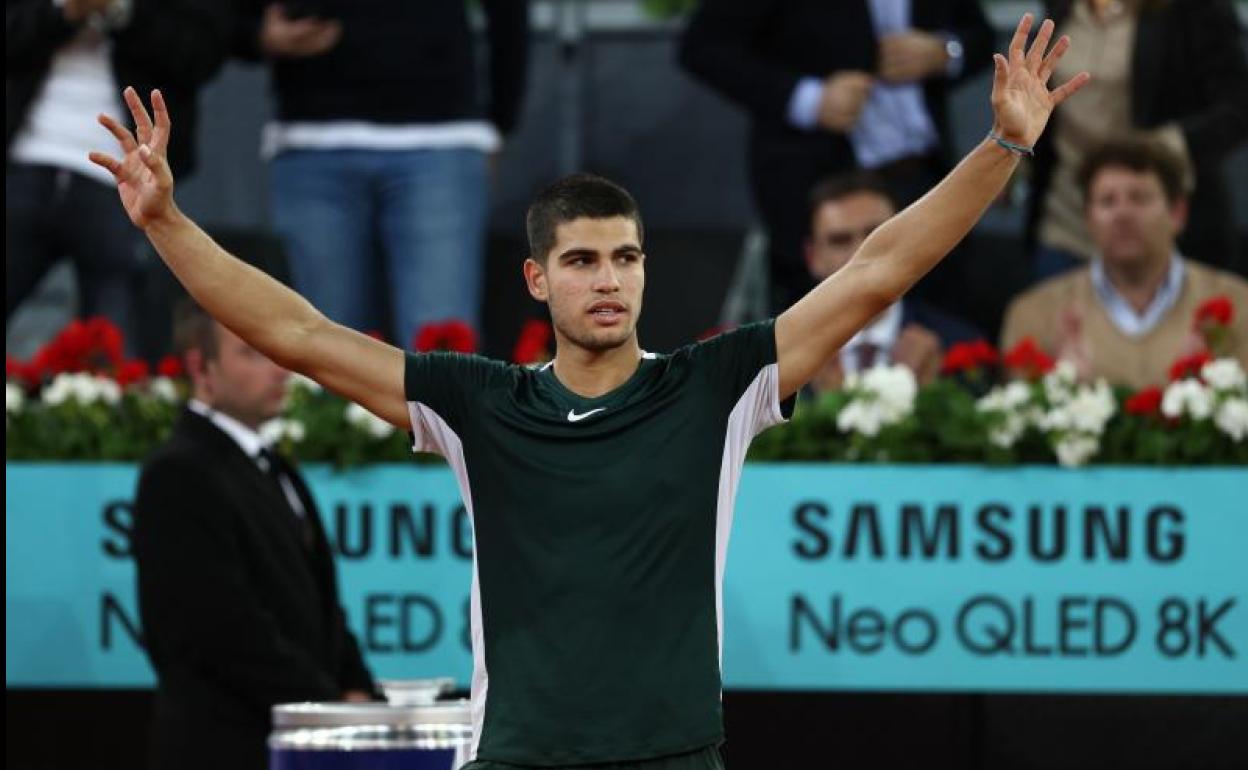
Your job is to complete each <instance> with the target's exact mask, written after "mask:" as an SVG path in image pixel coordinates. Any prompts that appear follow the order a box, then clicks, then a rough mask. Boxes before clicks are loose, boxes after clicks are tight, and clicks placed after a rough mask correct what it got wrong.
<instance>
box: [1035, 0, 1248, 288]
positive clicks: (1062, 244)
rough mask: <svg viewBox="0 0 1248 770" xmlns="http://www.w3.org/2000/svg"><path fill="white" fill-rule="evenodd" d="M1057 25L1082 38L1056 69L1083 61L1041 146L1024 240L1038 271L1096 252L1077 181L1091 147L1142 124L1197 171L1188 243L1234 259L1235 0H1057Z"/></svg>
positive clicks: (1239, 120)
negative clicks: (1085, 76) (1088, 77)
mask: <svg viewBox="0 0 1248 770" xmlns="http://www.w3.org/2000/svg"><path fill="white" fill-rule="evenodd" d="M1047 6H1048V11H1049V15H1050V16H1051V17H1052V18H1053V19H1054V20H1055V21H1056V22H1057V24H1058V29H1057V31H1058V32H1060V33H1063V34H1067V35H1070V37H1071V39H1072V40H1074V41H1076V45H1072V46H1071V47H1070V51H1069V53H1068V54H1067V55H1066V56H1065V58H1063V59H1062V60H1061V61H1060V62H1059V63H1058V66H1057V70H1056V72H1055V73H1054V75H1053V79H1054V80H1055V81H1057V82H1061V81H1062V79H1063V78H1068V77H1070V76H1071V75H1073V74H1075V73H1077V72H1080V71H1081V70H1087V71H1089V72H1091V73H1092V82H1091V83H1089V84H1088V85H1087V87H1085V88H1084V92H1083V94H1081V96H1080V98H1078V99H1072V100H1071V101H1069V102H1067V103H1066V104H1063V105H1062V106H1061V107H1059V108H1058V109H1057V111H1056V112H1055V113H1054V116H1053V118H1052V120H1051V122H1050V128H1049V130H1048V131H1046V132H1045V134H1044V135H1043V136H1042V137H1041V138H1040V142H1039V144H1038V145H1037V147H1036V161H1035V166H1034V168H1035V173H1034V185H1033V194H1032V198H1031V211H1030V212H1029V216H1028V243H1029V244H1031V245H1032V246H1033V247H1034V252H1033V253H1034V258H1035V270H1036V277H1037V278H1041V279H1042V278H1047V277H1050V276H1053V275H1056V274H1057V273H1060V272H1062V271H1063V270H1066V269H1068V268H1071V267H1074V266H1077V265H1081V264H1084V263H1086V261H1087V260H1088V259H1090V258H1091V257H1092V256H1093V254H1094V253H1095V249H1096V246H1095V243H1094V239H1093V237H1092V234H1091V233H1089V232H1088V231H1087V229H1086V228H1085V227H1084V206H1083V196H1082V190H1081V189H1080V187H1079V183H1078V180H1077V175H1078V170H1079V166H1080V164H1081V162H1082V161H1083V157H1084V155H1085V154H1086V153H1087V152H1088V151H1089V150H1090V149H1092V148H1093V147H1095V146H1097V145H1098V144H1100V143H1101V142H1103V141H1106V140H1109V139H1113V138H1115V136H1116V135H1119V134H1122V133H1123V132H1124V131H1128V130H1130V129H1136V130H1137V131H1138V132H1140V133H1141V134H1145V135H1148V136H1151V137H1153V138H1155V139H1157V140H1159V141H1161V142H1163V143H1164V144H1165V145H1166V146H1168V147H1170V148H1171V149H1172V150H1174V151H1175V152H1177V153H1179V154H1180V155H1181V156H1183V157H1184V158H1185V159H1186V160H1187V161H1188V165H1189V167H1190V168H1191V169H1192V170H1193V171H1194V176H1195V178H1194V180H1192V179H1191V178H1189V180H1188V182H1189V188H1188V190H1189V192H1190V191H1191V187H1190V183H1191V182H1193V181H1194V183H1195V192H1194V194H1193V195H1192V199H1191V203H1192V205H1191V221H1190V222H1189V224H1188V227H1187V229H1186V230H1185V232H1184V235H1183V237H1182V238H1181V239H1180V241H1179V245H1180V247H1181V248H1182V250H1183V253H1184V254H1186V255H1188V256H1190V257H1193V258H1195V259H1199V260H1201V261H1202V262H1206V263H1209V264H1212V265H1217V266H1220V267H1229V268H1231V269H1238V271H1239V272H1241V273H1243V272H1245V268H1244V266H1239V267H1238V268H1237V256H1236V252H1237V245H1236V244H1237V235H1236V231H1235V217H1234V215H1233V212H1232V208H1231V197H1230V191H1229V190H1228V188H1227V184H1226V179H1225V175H1224V173H1223V170H1222V165H1223V161H1224V160H1225V159H1226V157H1227V156H1228V155H1230V153H1231V152H1232V151H1233V150H1234V149H1235V148H1236V146H1238V145H1239V144H1241V143H1242V142H1243V141H1244V139H1245V138H1248V63H1245V59H1244V51H1243V48H1242V45H1243V44H1242V42H1241V40H1242V37H1243V32H1242V29H1241V27H1240V25H1239V19H1238V17H1237V15H1236V13H1235V8H1234V6H1233V5H1232V3H1231V2H1230V1H1229V0H1183V2H1163V1H1161V0H1051V1H1050V2H1049V3H1047Z"/></svg>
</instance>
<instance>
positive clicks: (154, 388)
mask: <svg viewBox="0 0 1248 770" xmlns="http://www.w3.org/2000/svg"><path fill="white" fill-rule="evenodd" d="M147 392H149V393H151V394H152V395H153V396H155V397H156V398H157V399H159V400H161V401H165V402H168V403H170V404H174V403H177V402H178V400H179V398H180V395H179V393H178V385H177V383H175V382H174V381H173V380H172V379H170V378H169V377H153V378H152V380H151V382H149V383H148V384H147Z"/></svg>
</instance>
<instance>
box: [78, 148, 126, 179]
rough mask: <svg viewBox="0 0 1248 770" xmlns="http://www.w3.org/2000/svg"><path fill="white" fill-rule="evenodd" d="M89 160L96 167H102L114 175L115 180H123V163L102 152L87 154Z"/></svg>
mask: <svg viewBox="0 0 1248 770" xmlns="http://www.w3.org/2000/svg"><path fill="white" fill-rule="evenodd" d="M87 159H88V160H90V161H91V162H92V163H94V164H95V165H97V166H100V167H101V168H103V169H104V170H105V171H107V172H108V173H110V174H112V175H113V178H115V179H118V180H120V179H121V171H122V165H121V161H119V160H117V159H116V158H114V157H112V156H111V155H105V154H104V153H102V152H89V153H87Z"/></svg>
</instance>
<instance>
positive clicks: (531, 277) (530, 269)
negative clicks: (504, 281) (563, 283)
mask: <svg viewBox="0 0 1248 770" xmlns="http://www.w3.org/2000/svg"><path fill="white" fill-rule="evenodd" d="M524 284H525V286H527V287H528V289H529V296H530V297H532V298H533V299H535V300H537V301H538V302H545V301H547V300H548V299H550V291H549V287H548V286H547V285H546V268H544V267H542V265H541V263H540V262H538V261H537V260H536V259H533V258H532V257H529V258H528V259H526V260H524Z"/></svg>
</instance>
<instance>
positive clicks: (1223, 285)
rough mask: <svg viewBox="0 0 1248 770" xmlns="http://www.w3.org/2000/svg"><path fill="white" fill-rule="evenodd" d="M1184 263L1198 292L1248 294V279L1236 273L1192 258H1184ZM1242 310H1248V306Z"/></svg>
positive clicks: (1193, 286)
mask: <svg viewBox="0 0 1248 770" xmlns="http://www.w3.org/2000/svg"><path fill="white" fill-rule="evenodd" d="M1184 265H1185V267H1186V269H1187V277H1188V280H1189V281H1191V282H1192V288H1194V289H1196V290H1197V292H1201V291H1210V292H1213V291H1222V292H1226V293H1229V294H1232V295H1236V296H1248V281H1246V280H1244V279H1243V278H1242V277H1240V276H1238V275H1236V274H1234V273H1231V272H1229V271H1226V270H1220V269H1218V268H1216V267H1210V266H1209V265H1205V264H1202V263H1200V262H1196V261H1195V260H1192V259H1187V260H1184ZM1242 310H1244V311H1248V308H1242Z"/></svg>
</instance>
